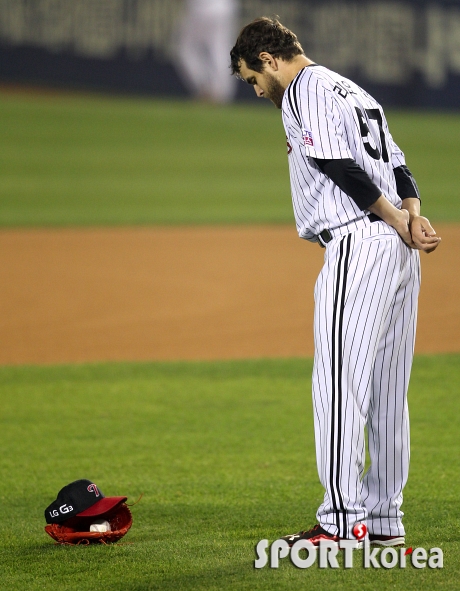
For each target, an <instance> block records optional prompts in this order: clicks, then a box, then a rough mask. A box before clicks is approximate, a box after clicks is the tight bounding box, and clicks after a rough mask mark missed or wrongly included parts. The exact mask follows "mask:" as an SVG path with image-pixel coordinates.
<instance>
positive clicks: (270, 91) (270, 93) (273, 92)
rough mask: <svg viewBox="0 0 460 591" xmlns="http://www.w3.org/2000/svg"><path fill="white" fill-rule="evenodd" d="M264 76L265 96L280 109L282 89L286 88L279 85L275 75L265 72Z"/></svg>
mask: <svg viewBox="0 0 460 591" xmlns="http://www.w3.org/2000/svg"><path fill="white" fill-rule="evenodd" d="M265 77H266V79H267V92H266V93H265V96H266V97H267V98H268V99H270V100H271V102H272V103H273V104H274V105H275V107H276V108H277V109H281V105H282V103H283V96H284V91H285V90H286V89H285V88H283V87H282V86H281V84H280V83H279V82H278V80H277V79H276V78H275V76H272V75H271V74H268V73H267V74H265Z"/></svg>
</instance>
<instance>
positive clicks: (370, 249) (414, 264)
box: [313, 222, 420, 538]
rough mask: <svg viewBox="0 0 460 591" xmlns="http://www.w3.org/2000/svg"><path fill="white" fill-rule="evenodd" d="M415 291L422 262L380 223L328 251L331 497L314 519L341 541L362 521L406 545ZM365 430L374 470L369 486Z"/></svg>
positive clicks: (324, 429) (322, 411)
mask: <svg viewBox="0 0 460 591" xmlns="http://www.w3.org/2000/svg"><path fill="white" fill-rule="evenodd" d="M419 288H420V266H419V253H418V252H417V251H415V250H411V249H410V248H409V247H407V246H406V245H405V244H404V243H403V242H402V240H401V239H400V238H399V236H398V235H397V233H396V232H395V231H394V230H393V228H391V227H389V226H388V225H387V224H385V223H384V222H375V223H373V224H369V225H368V226H367V227H365V228H363V229H359V230H356V231H354V232H351V233H349V234H346V235H345V236H339V237H337V238H333V240H332V241H331V242H329V244H328V245H327V247H326V251H325V264H324V267H323V269H322V270H321V273H320V275H319V277H318V279H317V282H316V286H315V321H314V333H315V361H314V368H313V407H314V422H315V441H316V458H317V465H318V473H319V477H320V480H321V483H322V485H323V486H324V488H325V491H326V492H325V495H324V501H323V503H322V504H321V506H320V507H319V509H318V512H317V518H318V521H319V523H320V524H321V525H322V527H324V529H326V530H327V531H329V532H330V533H331V534H336V535H339V536H340V537H343V538H353V535H352V528H353V525H354V524H355V523H356V522H358V521H360V522H361V521H363V522H366V523H367V527H368V531H369V532H370V533H374V534H381V535H392V536H393V535H404V527H403V525H402V521H401V518H402V516H403V513H402V511H401V503H402V490H403V488H404V485H405V484H406V481H407V476H408V469H409V417H408V410H407V388H408V384H409V376H410V370H411V365H412V359H413V350H414V341H415V325H416V317H417V299H418V293H419ZM365 426H367V433H368V449H369V455H370V467H369V469H368V470H367V473H366V474H365V475H364V477H363V473H364V463H365Z"/></svg>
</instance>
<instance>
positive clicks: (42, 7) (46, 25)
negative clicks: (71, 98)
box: [0, 0, 460, 108]
mask: <svg viewBox="0 0 460 591" xmlns="http://www.w3.org/2000/svg"><path fill="white" fill-rule="evenodd" d="M235 1H236V0H235ZM273 14H278V15H279V16H280V19H281V21H282V22H283V23H284V24H286V25H287V26H288V27H290V28H292V29H293V30H294V31H295V32H296V33H297V35H298V37H299V39H300V41H301V43H302V44H303V46H304V49H305V52H306V54H307V55H308V56H309V57H310V58H312V59H314V60H315V61H317V62H318V63H321V64H323V65H325V66H328V67H330V68H332V69H335V70H338V71H340V72H341V73H343V74H344V75H347V76H350V77H352V78H353V79H354V80H355V81H356V82H358V83H360V84H361V85H363V86H364V87H365V88H366V89H367V90H368V91H369V92H371V94H374V95H375V96H376V98H378V99H379V100H380V101H381V102H382V103H384V104H385V105H395V106H411V107H435V108H457V107H458V106H459V104H460V4H459V3H458V2H453V1H452V0H450V1H449V0H440V1H437V2H434V1H433V0H431V1H424V0H404V1H400V0H394V1H390V2H385V1H354V2H353V1H343V2H340V1H334V2H330V1H327V0H322V1H316V2H315V1H310V0H283V1H274V0H241V2H240V3H239V6H237V12H236V17H235V19H234V21H235V22H234V24H232V27H233V26H234V28H235V29H236V31H237V30H238V27H239V26H241V25H242V24H244V23H247V22H248V21H249V20H251V19H252V18H254V17H256V16H260V15H273ZM187 26H188V23H187V12H186V0H0V83H27V84H34V85H48V86H50V85H51V86H59V87H73V88H92V89H101V90H113V91H116V92H129V93H131V92H132V93H145V94H150V95H163V96H165V95H172V96H187V95H189V94H190V92H191V89H190V85H188V84H187V83H186V79H185V78H184V76H181V75H180V67H179V61H178V59H177V48H178V46H179V37H180V35H181V30H182V31H183V30H184V27H185V28H187ZM181 28H182V29H181ZM236 91H237V95H236V97H237V99H247V100H250V99H253V90H252V89H251V88H249V87H246V85H243V84H238V85H237V87H236Z"/></svg>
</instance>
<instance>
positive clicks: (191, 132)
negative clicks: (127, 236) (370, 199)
mask: <svg viewBox="0 0 460 591" xmlns="http://www.w3.org/2000/svg"><path fill="white" fill-rule="evenodd" d="M388 119H389V123H390V128H391V130H392V134H393V137H394V138H395V140H396V142H397V143H398V144H399V145H400V146H401V148H402V149H403V150H405V152H406V153H407V159H408V164H409V167H410V168H411V170H412V172H413V173H414V175H415V177H416V178H417V181H418V183H419V185H420V189H421V192H422V196H423V210H424V213H425V214H426V215H428V217H430V218H432V219H433V220H448V221H456V220H460V198H459V197H460V195H459V188H458V182H457V178H456V176H457V175H456V170H457V154H458V153H459V151H460V116H459V115H457V114H448V113H444V114H437V113H415V112H389V113H388ZM0 127H1V130H2V134H1V137H0V174H1V178H2V182H1V184H0V226H6V227H8V226H37V225H38V226H40V225H45V226H67V225H119V224H208V223H286V222H287V223H292V222H293V214H292V206H291V200H290V189H289V175H288V164H287V156H286V146H285V137H284V131H283V126H282V123H281V118H280V113H279V112H278V111H277V110H276V109H274V108H271V106H270V105H267V104H265V103H262V102H261V104H260V105H244V104H239V105H233V106H228V107H213V106H210V105H201V104H193V103H190V102H179V101H172V100H171V101H164V100H163V101H160V100H153V99H134V98H113V97H103V96H100V97H98V96H93V97H91V96H85V95H80V96H78V95H76V96H64V95H59V94H57V95H56V96H54V97H53V96H51V97H49V96H48V97H45V96H38V95H37V96H33V95H31V96H30V97H28V98H27V97H25V96H24V95H23V94H18V95H7V94H3V95H1V94H0Z"/></svg>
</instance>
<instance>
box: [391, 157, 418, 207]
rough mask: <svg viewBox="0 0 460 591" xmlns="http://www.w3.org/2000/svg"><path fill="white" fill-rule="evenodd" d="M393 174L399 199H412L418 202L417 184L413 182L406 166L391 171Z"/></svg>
mask: <svg viewBox="0 0 460 591" xmlns="http://www.w3.org/2000/svg"><path fill="white" fill-rule="evenodd" d="M393 172H394V174H395V179H396V189H397V191H398V195H399V196H400V197H401V199H407V198H409V197H414V198H416V199H419V200H420V193H419V190H418V187H417V183H416V182H415V179H414V177H413V176H412V173H411V171H410V170H409V169H408V168H407V166H405V165H404V164H403V165H402V166H398V167H396V168H394V169H393Z"/></svg>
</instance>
